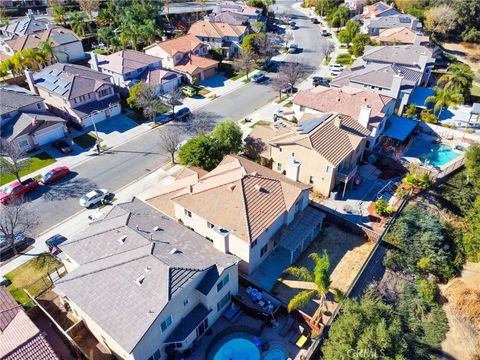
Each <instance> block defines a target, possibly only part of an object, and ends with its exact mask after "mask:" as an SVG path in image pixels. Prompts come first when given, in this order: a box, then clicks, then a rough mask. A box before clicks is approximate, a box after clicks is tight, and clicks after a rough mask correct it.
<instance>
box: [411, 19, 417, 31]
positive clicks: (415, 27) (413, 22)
mask: <svg viewBox="0 0 480 360" xmlns="http://www.w3.org/2000/svg"><path fill="white" fill-rule="evenodd" d="M417 25H418V19H417V18H412V21H411V22H410V29H412V30H417Z"/></svg>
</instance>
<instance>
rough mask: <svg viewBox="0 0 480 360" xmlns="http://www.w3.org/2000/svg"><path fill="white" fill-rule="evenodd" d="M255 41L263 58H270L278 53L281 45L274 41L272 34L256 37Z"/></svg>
mask: <svg viewBox="0 0 480 360" xmlns="http://www.w3.org/2000/svg"><path fill="white" fill-rule="evenodd" d="M254 43H255V45H256V46H257V47H258V54H259V56H260V57H261V58H263V59H269V58H271V57H272V56H274V55H276V54H278V50H279V46H278V44H277V43H275V42H274V41H272V36H271V35H269V34H263V36H257V37H255V41H254Z"/></svg>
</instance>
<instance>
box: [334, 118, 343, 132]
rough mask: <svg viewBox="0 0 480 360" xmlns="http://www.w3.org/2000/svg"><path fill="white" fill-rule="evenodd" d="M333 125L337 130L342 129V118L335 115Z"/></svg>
mask: <svg viewBox="0 0 480 360" xmlns="http://www.w3.org/2000/svg"><path fill="white" fill-rule="evenodd" d="M333 125H335V126H336V127H337V128H339V129H340V128H341V127H342V118H341V116H340V115H337V116H336V117H335V119H333Z"/></svg>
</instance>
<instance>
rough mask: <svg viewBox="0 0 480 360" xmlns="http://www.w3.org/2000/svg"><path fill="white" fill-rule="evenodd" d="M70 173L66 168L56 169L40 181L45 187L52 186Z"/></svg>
mask: <svg viewBox="0 0 480 360" xmlns="http://www.w3.org/2000/svg"><path fill="white" fill-rule="evenodd" d="M68 173H70V169H69V168H68V167H66V166H60V167H56V168H54V169H52V170H50V171H49V172H47V173H46V174H45V175H43V177H42V178H41V179H40V182H41V183H42V184H44V185H48V184H51V183H53V182H55V181H57V180H58V179H61V178H63V177H64V176H66V175H67V174H68Z"/></svg>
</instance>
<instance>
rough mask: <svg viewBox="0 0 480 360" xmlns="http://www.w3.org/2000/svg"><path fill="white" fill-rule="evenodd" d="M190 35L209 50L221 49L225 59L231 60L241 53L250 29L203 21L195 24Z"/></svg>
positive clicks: (242, 26)
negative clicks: (243, 42)
mask: <svg viewBox="0 0 480 360" xmlns="http://www.w3.org/2000/svg"><path fill="white" fill-rule="evenodd" d="M188 33H189V34H192V35H195V36H196V37H197V38H198V39H199V40H200V41H203V42H204V43H206V44H207V45H208V46H209V48H216V49H221V50H222V53H223V55H224V57H225V58H231V57H234V56H236V55H238V54H239V53H240V49H241V47H242V41H243V38H244V37H245V36H246V35H247V34H248V28H247V27H246V26H244V25H230V24H227V23H219V22H215V23H212V22H210V21H206V20H201V21H197V22H195V23H193V24H192V26H191V27H190V30H189V31H188Z"/></svg>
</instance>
